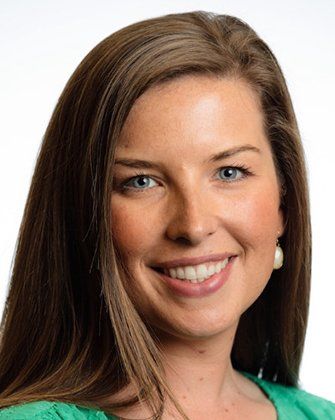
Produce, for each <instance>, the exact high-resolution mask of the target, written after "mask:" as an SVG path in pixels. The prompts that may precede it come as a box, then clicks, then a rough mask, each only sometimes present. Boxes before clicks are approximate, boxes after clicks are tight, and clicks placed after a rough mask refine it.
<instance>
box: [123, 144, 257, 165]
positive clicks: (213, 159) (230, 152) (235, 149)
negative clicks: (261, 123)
mask: <svg viewBox="0 0 335 420" xmlns="http://www.w3.org/2000/svg"><path fill="white" fill-rule="evenodd" d="M242 152H256V153H261V151H260V149H259V148H258V147H255V146H251V145H250V144H244V145H242V146H237V147H233V148H231V149H227V150H224V151H223V152H219V153H216V154H214V155H212V156H210V158H209V159H208V160H207V161H205V162H204V163H213V162H217V161H219V160H222V159H226V158H228V157H230V156H234V155H236V154H238V153H242ZM115 164H116V165H123V166H127V167H130V168H138V169H141V168H146V169H160V165H159V164H158V163H156V162H151V161H149V160H141V159H125V158H124V159H116V160H115Z"/></svg>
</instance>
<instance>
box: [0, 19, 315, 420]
mask: <svg viewBox="0 0 335 420" xmlns="http://www.w3.org/2000/svg"><path fill="white" fill-rule="evenodd" d="M185 74H199V75H207V76H212V77H235V78H241V79H243V80H245V81H247V82H248V83H249V84H250V86H251V87H252V88H253V89H255V91H256V92H257V93H258V97H259V99H260V102H261V105H262V109H263V112H264V129H265V131H266V135H267V138H268V140H269V143H270V145H271V149H272V153H273V158H274V162H275V165H276V169H277V174H278V178H279V179H280V184H281V187H282V188H281V206H282V209H283V210H284V214H285V219H286V228H285V232H284V234H283V236H282V237H281V245H282V248H283V249H284V252H285V263H284V266H283V267H282V268H281V269H280V270H276V271H274V272H273V273H272V275H271V278H270V280H269V282H268V284H267V286H266V288H265V289H264V291H263V293H262V294H261V296H260V297H259V298H258V299H257V300H256V302H254V304H253V305H252V306H251V307H250V308H249V309H248V310H247V311H246V312H245V313H243V315H242V316H241V318H240V323H239V326H238V329H237V333H236V337H235V342H234V345H233V349H232V354H231V358H232V363H233V367H234V368H235V369H238V370H244V371H246V372H250V373H253V374H255V375H258V374H260V375H261V376H262V377H263V378H264V379H267V380H270V381H274V382H277V383H280V384H283V385H291V386H296V387H299V384H298V381H299V368H300V363H301V358H302V354H303V348H304V341H305V333H306V327H307V319H308V308H309V293H310V274H311V228H310V213H309V198H308V185H307V179H306V178H307V176H306V168H305V160H304V152H303V148H302V145H301V140H300V135H299V131H298V127H297V122H296V118H295V114H294V110H293V107H292V103H291V99H290V95H289V92H288V89H287V86H286V83H285V79H284V76H283V74H282V71H281V69H280V66H279V64H278V62H277V60H276V58H275V56H274V55H273V53H272V52H271V50H270V49H269V47H268V46H267V44H266V43H265V42H264V41H263V40H261V39H260V38H259V37H258V35H257V34H256V33H255V31H254V30H253V29H252V28H250V26H248V25H247V24H246V23H245V22H243V21H242V20H240V19H238V18H236V17H233V16H228V15H219V14H215V13H209V12H204V11H194V12H187V13H180V14H169V15H165V16H160V17H155V18H151V19H148V20H145V21H141V22H137V23H134V24H131V25H129V26H127V27H125V28H123V29H121V30H118V31H117V32H115V33H113V34H112V35H110V36H108V37H107V38H106V39H104V40H103V41H101V42H100V43H99V44H98V45H97V46H96V47H95V48H93V50H92V51H90V52H89V53H88V55H87V56H86V57H85V58H84V59H83V60H82V62H81V63H80V64H79V66H78V67H77V69H76V70H75V71H74V73H73V75H72V76H71V78H70V79H69V81H68V83H67V84H66V86H65V88H64V91H63V92H62V94H61V96H60V98H59V100H58V103H57V105H56V107H55V110H54V112H53V114H52V117H51V120H50V122H49V125H48V127H47V129H46V132H45V135H44V138H43V142H42V146H41V149H40V152H39V155H38V159H37V163H36V167H35V171H34V174H33V178H32V182H31V187H30V190H29V194H28V198H27V202H26V206H25V210H24V215H23V219H22V223H21V226H20V231H19V236H18V240H17V246H16V253H15V259H14V264H13V269H12V275H11V280H10V286H9V293H8V297H7V300H6V304H5V310H4V313H3V318H2V324H1V333H2V339H1V348H0V407H6V406H9V405H14V404H18V403H23V402H28V401H37V400H52V401H53V400H54V401H64V402H72V403H75V404H78V405H83V406H89V407H96V408H100V409H102V410H104V411H105V412H107V413H113V409H116V408H118V407H130V406H132V405H133V404H134V403H135V402H136V401H137V400H142V401H143V400H146V401H148V403H149V405H150V407H151V408H152V410H153V411H154V413H156V417H155V418H159V416H160V413H162V410H163V406H164V401H165V398H166V396H167V395H168V396H170V397H171V398H172V400H173V401H174V402H175V404H176V406H177V407H178V408H179V409H180V406H179V404H178V402H177V401H175V400H174V399H173V393H172V392H171V390H169V387H168V385H167V383H166V382H165V379H164V370H163V369H164V364H163V362H162V360H163V359H162V355H161V353H160V350H159V346H158V344H157V342H156V341H155V339H154V336H153V334H152V331H150V327H149V326H148V325H146V324H145V322H144V321H143V320H142V319H141V318H140V316H139V315H138V313H137V312H136V310H135V307H134V305H133V303H132V301H131V300H130V298H129V296H128V295H127V293H126V291H125V288H124V286H123V282H122V275H124V273H125V267H123V265H122V261H121V258H120V256H119V255H118V252H117V247H116V246H115V244H113V240H112V237H111V231H112V229H111V217H110V212H111V209H110V199H111V185H112V178H113V161H114V150H115V146H116V143H117V140H118V137H119V134H120V131H121V129H122V126H123V124H124V122H125V119H126V117H127V115H128V113H129V111H130V109H131V107H132V105H133V104H134V102H135V100H136V99H137V98H138V97H139V96H140V95H141V94H142V93H143V92H144V91H146V90H147V89H148V88H149V87H150V86H153V85H154V84H159V83H163V82H165V81H168V80H171V79H173V78H176V77H182V76H183V75H185ZM127 384H133V385H134V387H135V389H136V390H137V392H136V393H135V394H134V398H132V399H130V400H129V401H128V400H127V401H120V402H118V403H115V404H110V403H107V402H104V400H105V399H106V398H107V397H108V396H111V395H116V394H117V393H118V392H119V391H120V390H122V389H124V387H125V386H126V385H127ZM180 412H181V413H183V411H182V410H181V409H180ZM183 416H184V417H183V418H187V416H186V415H185V413H184V414H183Z"/></svg>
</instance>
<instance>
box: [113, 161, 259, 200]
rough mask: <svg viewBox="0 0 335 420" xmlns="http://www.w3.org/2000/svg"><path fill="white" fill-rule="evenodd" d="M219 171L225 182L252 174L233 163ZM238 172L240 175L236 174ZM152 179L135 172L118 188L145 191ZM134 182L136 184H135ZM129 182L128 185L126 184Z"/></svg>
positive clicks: (127, 190) (129, 190)
mask: <svg viewBox="0 0 335 420" xmlns="http://www.w3.org/2000/svg"><path fill="white" fill-rule="evenodd" d="M218 172H219V173H223V174H224V177H226V178H224V179H222V178H220V180H221V181H224V182H225V183H226V184H227V183H231V182H238V181H241V180H242V179H243V178H246V177H248V176H249V175H253V173H252V172H250V170H249V168H247V167H244V166H242V165H235V166H224V167H222V168H219V170H218ZM238 173H240V174H241V175H238ZM148 180H152V181H154V182H156V181H155V180H154V179H153V177H151V176H150V175H148V174H145V173H137V174H136V176H133V177H131V178H128V179H126V180H125V181H124V182H121V184H120V186H119V188H120V189H121V191H123V192H125V193H127V192H135V193H138V192H145V191H147V190H149V189H152V188H153V187H154V185H153V186H150V181H149V182H148ZM136 182H137V183H138V185H137V186H136ZM128 184H130V185H128Z"/></svg>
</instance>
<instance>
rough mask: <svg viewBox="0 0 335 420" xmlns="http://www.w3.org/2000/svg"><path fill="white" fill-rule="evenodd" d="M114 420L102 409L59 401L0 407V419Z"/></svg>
mask: <svg viewBox="0 0 335 420" xmlns="http://www.w3.org/2000/svg"><path fill="white" fill-rule="evenodd" d="M28 419H29V420H107V419H109V420H112V419H116V417H113V416H107V415H106V414H104V413H103V412H102V411H98V410H94V409H91V408H87V407H81V406H78V405H75V404H70V403H65V402H59V401H34V402H28V403H24V404H18V405H12V406H10V407H6V408H3V409H0V420H28Z"/></svg>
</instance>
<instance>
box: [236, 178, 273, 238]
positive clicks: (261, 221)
mask: <svg viewBox="0 0 335 420" xmlns="http://www.w3.org/2000/svg"><path fill="white" fill-rule="evenodd" d="M278 207H279V201H278V199H277V194H276V191H274V190H273V186H266V185H264V186H263V188H261V189H259V190H256V191H254V193H253V194H250V192H249V193H248V195H247V197H246V198H245V199H244V200H241V199H240V200H239V201H238V203H237V205H236V206H234V214H235V216H232V217H234V218H235V224H234V226H235V227H236V229H237V230H238V231H239V233H240V235H242V236H243V237H244V238H245V241H246V242H250V245H256V244H259V245H262V244H265V243H272V242H273V241H275V238H276V237H277V236H276V235H277V230H278V228H279V224H280V213H279V209H278Z"/></svg>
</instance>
